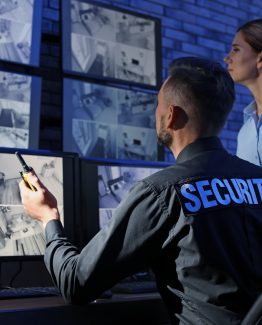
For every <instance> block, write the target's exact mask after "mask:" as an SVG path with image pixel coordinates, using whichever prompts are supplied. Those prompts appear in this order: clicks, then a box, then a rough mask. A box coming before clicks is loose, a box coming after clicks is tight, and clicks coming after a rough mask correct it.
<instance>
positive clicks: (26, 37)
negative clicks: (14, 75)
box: [0, 0, 42, 66]
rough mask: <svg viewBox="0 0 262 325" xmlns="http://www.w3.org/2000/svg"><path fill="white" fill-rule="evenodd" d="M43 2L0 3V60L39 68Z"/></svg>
mask: <svg viewBox="0 0 262 325" xmlns="http://www.w3.org/2000/svg"><path fill="white" fill-rule="evenodd" d="M41 12H42V0H19V1H17V0H1V1H0V26H1V28H0V60H5V61H10V62H15V63H20V64H26V65H32V66H38V65H39V53H40V40H41V25H42V24H41V18H42V17H41V15H42V13H41Z"/></svg>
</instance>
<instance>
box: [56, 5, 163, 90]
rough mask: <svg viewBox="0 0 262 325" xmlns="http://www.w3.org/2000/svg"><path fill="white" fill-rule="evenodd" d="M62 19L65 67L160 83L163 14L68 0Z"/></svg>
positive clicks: (105, 76) (117, 78) (100, 75)
mask: <svg viewBox="0 0 262 325" xmlns="http://www.w3.org/2000/svg"><path fill="white" fill-rule="evenodd" d="M62 18H63V24H62V26H63V68H64V71H65V72H69V73H74V74H81V75H85V76H90V77H93V78H99V79H101V78H102V79H107V80H115V81H117V82H122V83H123V82H126V83H133V84H141V85H144V86H148V87H156V86H159V83H160V80H161V58H160V53H161V51H160V49H161V44H160V21H159V20H158V19H156V18H153V17H149V16H148V15H141V14H138V13H135V12H131V11H126V10H124V9H120V8H116V7H109V6H105V5H104V4H98V3H97V2H96V3H94V2H90V1H87V0H65V1H62Z"/></svg>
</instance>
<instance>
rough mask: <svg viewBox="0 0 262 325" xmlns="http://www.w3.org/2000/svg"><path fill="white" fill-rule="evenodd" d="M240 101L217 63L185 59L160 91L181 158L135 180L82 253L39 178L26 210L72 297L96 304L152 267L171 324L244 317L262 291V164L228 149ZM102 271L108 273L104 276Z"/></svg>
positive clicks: (164, 120) (161, 124) (163, 120)
mask: <svg viewBox="0 0 262 325" xmlns="http://www.w3.org/2000/svg"><path fill="white" fill-rule="evenodd" d="M234 99H235V94H234V85H233V81H232V80H231V78H230V76H229V74H228V73H227V71H225V70H224V69H223V68H222V66H221V65H219V64H218V63H215V62H212V61H209V60H205V59H199V58H181V59H178V60H176V61H175V62H173V68H172V74H171V75H170V77H169V78H168V79H167V80H166V81H165V82H164V84H163V86H162V87H161V89H160V92H159V95H158V106H157V109H156V130H157V135H158V138H159V140H160V142H162V143H163V144H165V145H166V146H168V148H169V149H170V150H171V151H172V153H173V154H174V157H175V158H176V164H175V165H174V166H171V167H168V168H166V169H164V170H162V171H160V172H157V173H155V174H153V175H152V176H150V177H148V178H146V179H144V180H142V181H141V182H139V183H138V184H137V185H136V186H135V187H134V188H133V189H132V190H131V192H130V193H129V195H128V197H127V198H126V200H124V201H123V202H122V203H121V204H120V206H119V207H118V208H117V209H116V211H115V214H114V217H113V218H112V220H111V222H110V224H109V226H108V227H106V228H104V229H102V230H101V231H100V232H99V233H98V234H97V235H96V236H95V237H94V238H93V239H92V240H91V241H90V242H89V243H88V245H87V246H86V247H84V249H83V250H81V251H79V250H78V249H77V248H76V247H74V246H73V245H71V243H70V242H69V241H68V240H67V239H66V238H65V236H64V232H63V227H62V225H61V223H60V221H59V213H58V209H57V203H56V199H55V198H54V197H53V196H52V194H51V193H50V192H48V191H47V190H46V189H45V187H44V185H43V184H42V183H41V182H40V181H39V179H38V178H37V176H34V175H33V174H32V175H31V182H32V183H33V185H34V186H35V187H36V188H37V192H32V191H30V190H29V189H28V188H27V187H26V185H25V183H24V182H23V181H21V183H20V190H21V196H22V200H23V204H24V207H25V209H26V211H27V212H28V213H29V214H30V215H31V216H32V217H33V218H35V219H38V220H40V221H41V222H42V223H43V225H44V227H45V229H46V238H47V248H46V253H45V263H46V266H47V268H48V270H49V272H50V274H51V276H52V278H53V280H54V282H55V283H56V285H57V286H58V287H59V289H60V290H61V293H62V295H63V297H64V299H65V300H66V301H68V302H71V303H84V302H90V301H92V300H94V299H95V298H97V297H98V296H99V295H100V294H101V293H102V292H103V291H104V290H106V289H108V288H110V287H112V286H113V284H115V283H116V282H118V281H119V280H120V279H122V278H124V277H126V276H127V275H129V274H133V273H135V272H136V271H138V270H140V269H142V268H144V267H146V266H147V267H151V268H152V270H153V272H154V273H155V275H156V279H157V284H158V288H159V292H160V293H161V295H162V298H163V300H164V302H165V303H166V305H167V308H168V310H169V312H170V317H171V319H172V323H173V324H177V323H180V324H219V325H221V324H223V325H226V324H239V323H240V322H241V320H242V319H243V317H244V316H245V314H246V313H247V312H248V310H249V308H250V306H251V305H252V304H253V302H254V301H255V299H256V297H257V296H258V295H259V294H260V293H261V291H262V258H261V257H262V236H261V234H262V169H261V168H260V167H257V166H255V165H252V164H250V163H248V162H246V161H244V160H241V159H239V158H237V157H236V156H232V155H230V154H228V153H227V152H226V150H225V149H224V148H223V146H222V144H221V142H220V140H219V138H218V137H217V136H218V134H219V131H220V130H221V128H222V127H223V125H224V122H225V120H226V118H227V115H228V113H229V112H230V110H231V108H232V105H233V102H234ZM105 274H106V276H105Z"/></svg>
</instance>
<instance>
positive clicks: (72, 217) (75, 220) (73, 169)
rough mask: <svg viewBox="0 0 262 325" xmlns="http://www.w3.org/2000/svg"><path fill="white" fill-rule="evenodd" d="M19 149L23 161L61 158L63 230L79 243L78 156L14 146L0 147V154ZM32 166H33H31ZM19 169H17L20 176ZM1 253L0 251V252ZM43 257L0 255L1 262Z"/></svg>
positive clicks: (76, 243) (67, 235)
mask: <svg viewBox="0 0 262 325" xmlns="http://www.w3.org/2000/svg"><path fill="white" fill-rule="evenodd" d="M16 151H19V152H20V153H21V154H22V155H23V157H24V159H25V161H26V159H27V156H29V155H37V156H47V157H58V158H62V159H63V162H62V163H63V210H64V230H65V235H66V237H67V238H68V239H69V240H70V241H71V242H72V243H73V244H75V245H80V237H79V235H78V234H79V232H80V230H81V224H80V220H79V216H80V213H79V207H80V202H79V193H80V192H79V156H78V155H77V154H76V153H68V152H57V151H50V150H27V149H16V148H3V147H1V148H0V154H1V153H6V154H15V152H16ZM31 167H32V168H33V167H34V166H31ZM19 172H20V170H18V171H17V173H18V177H20V173H19ZM0 253H1V252H0ZM43 259H44V254H43V255H11V256H9V255H7V256H1V255H0V263H1V262H16V261H21V262H23V261H39V260H43Z"/></svg>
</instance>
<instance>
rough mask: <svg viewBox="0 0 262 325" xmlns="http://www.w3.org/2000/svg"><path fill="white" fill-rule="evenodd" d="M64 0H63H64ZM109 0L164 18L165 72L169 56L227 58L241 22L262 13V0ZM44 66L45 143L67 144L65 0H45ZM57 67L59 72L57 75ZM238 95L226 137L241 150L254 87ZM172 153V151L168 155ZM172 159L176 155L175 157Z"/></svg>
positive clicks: (228, 145) (230, 145) (42, 143)
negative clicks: (62, 80) (63, 128)
mask: <svg viewBox="0 0 262 325" xmlns="http://www.w3.org/2000/svg"><path fill="white" fill-rule="evenodd" d="M62 1H63V0H62ZM100 2H102V3H105V4H111V5H115V6H119V7H121V8H126V9H131V10H133V11H137V12H140V13H143V14H148V15H150V16H154V17H157V18H160V19H161V24H162V30H161V33H162V66H163V71H162V76H163V79H164V78H165V77H166V76H167V67H168V64H169V62H170V61H171V60H172V59H174V58H177V57H180V56H186V55H196V56H203V57H208V58H212V59H215V60H218V61H220V62H223V58H224V56H225V54H226V53H227V52H228V51H229V49H230V44H231V41H232V38H233V36H234V33H235V30H236V28H237V26H239V25H240V24H242V23H243V22H245V21H247V20H250V19H255V18H258V17H260V18H261V17H262V1H261V0H230V1H229V0H151V1H146V0H115V1H110V0H102V1H100ZM42 31H43V41H42V49H41V65H42V67H46V68H52V76H51V75H50V78H47V79H46V80H44V83H43V86H44V89H43V98H42V122H41V141H40V146H41V148H50V149H61V105H62V99H61V84H60V83H59V76H58V75H59V73H60V71H61V55H60V50H61V38H60V37H61V33H60V8H59V0H44V10H43V25H42ZM56 72H57V76H56ZM236 91H237V100H236V103H235V105H234V109H233V111H232V112H231V114H230V116H229V118H228V120H227V123H226V125H225V128H224V129H223V131H222V133H221V139H222V141H223V143H224V145H225V146H226V148H227V149H228V150H229V151H230V152H232V153H235V149H236V137H237V132H238V130H239V128H240V126H241V124H242V110H243V108H244V106H245V105H246V104H248V103H249V102H250V100H251V96H250V94H249V92H248V91H247V90H246V89H245V88H244V87H241V86H236ZM170 157H171V156H170V155H169V154H168V152H167V159H169V158H170ZM170 159H171V158H170Z"/></svg>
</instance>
